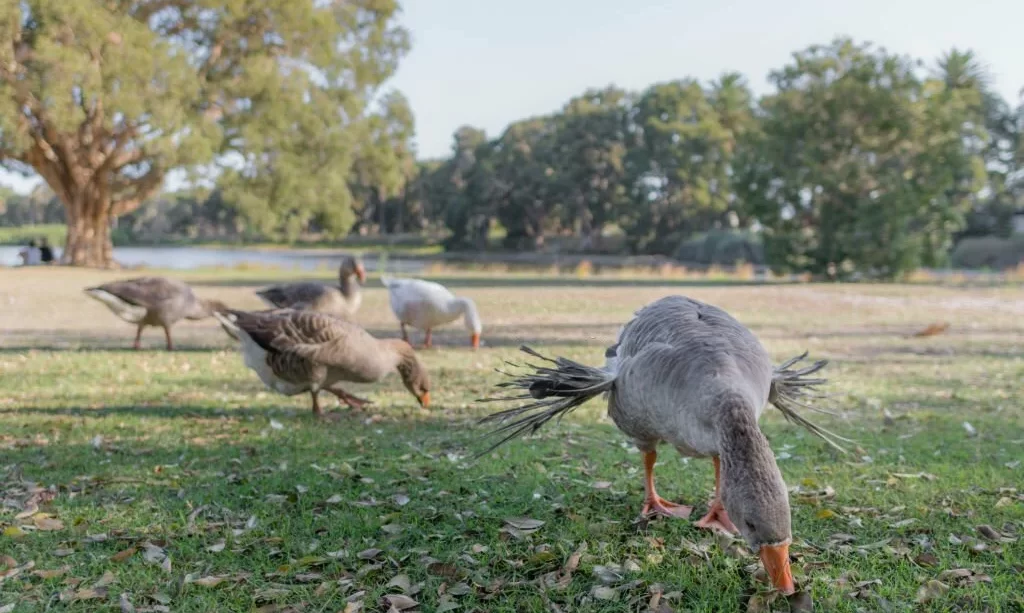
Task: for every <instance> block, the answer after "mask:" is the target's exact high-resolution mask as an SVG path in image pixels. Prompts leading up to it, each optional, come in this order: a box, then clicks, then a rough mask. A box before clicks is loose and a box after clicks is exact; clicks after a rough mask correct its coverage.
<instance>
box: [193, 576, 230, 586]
mask: <svg viewBox="0 0 1024 613" xmlns="http://www.w3.org/2000/svg"><path fill="white" fill-rule="evenodd" d="M225 579H226V578H225V577H220V576H217V575H208V576H206V577H200V578H198V579H193V578H192V575H186V577H185V583H194V584H196V585H201V586H203V587H216V586H218V585H220V584H221V583H224V580H225Z"/></svg>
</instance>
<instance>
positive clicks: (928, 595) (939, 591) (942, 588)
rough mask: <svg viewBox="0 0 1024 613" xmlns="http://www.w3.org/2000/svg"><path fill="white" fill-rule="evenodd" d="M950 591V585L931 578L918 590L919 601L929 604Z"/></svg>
mask: <svg viewBox="0 0 1024 613" xmlns="http://www.w3.org/2000/svg"><path fill="white" fill-rule="evenodd" d="M948 591H949V586H948V585H946V584H945V583H943V582H941V581H936V580H935V579H931V580H929V581H928V583H925V584H924V585H922V586H921V588H920V589H918V590H917V599H916V600H917V602H918V603H920V604H927V603H929V602H931V601H933V600H935V599H936V598H938V597H939V596H942V595H943V594H945V593H946V592H948Z"/></svg>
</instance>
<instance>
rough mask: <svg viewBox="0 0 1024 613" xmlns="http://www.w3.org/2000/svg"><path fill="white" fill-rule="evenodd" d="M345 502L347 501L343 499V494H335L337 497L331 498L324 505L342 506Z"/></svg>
mask: <svg viewBox="0 0 1024 613" xmlns="http://www.w3.org/2000/svg"><path fill="white" fill-rule="evenodd" d="M343 500H345V499H344V498H342V497H341V494H335V495H333V496H331V497H330V498H328V499H327V500H325V501H324V503H325V504H341V502H342V501H343Z"/></svg>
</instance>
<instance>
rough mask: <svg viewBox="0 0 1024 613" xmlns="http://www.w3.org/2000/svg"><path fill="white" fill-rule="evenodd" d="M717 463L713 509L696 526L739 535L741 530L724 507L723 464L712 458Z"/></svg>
mask: <svg viewBox="0 0 1024 613" xmlns="http://www.w3.org/2000/svg"><path fill="white" fill-rule="evenodd" d="M712 461H713V462H714V463H715V499H714V500H712V501H711V508H709V509H708V514H707V515H705V516H704V517H702V518H700V520H699V521H698V522H697V524H696V526H697V527H698V528H707V529H708V530H721V531H723V532H726V533H728V534H737V533H738V532H739V530H737V529H736V525H735V524H733V523H732V521H731V520H730V519H729V514H728V513H726V512H725V506H723V505H722V469H721V462H720V461H719V460H718V458H717V457H715V458H712Z"/></svg>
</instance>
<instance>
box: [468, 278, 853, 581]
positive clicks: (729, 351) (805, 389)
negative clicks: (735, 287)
mask: <svg viewBox="0 0 1024 613" xmlns="http://www.w3.org/2000/svg"><path fill="white" fill-rule="evenodd" d="M523 350H524V351H525V352H527V353H528V354H530V355H531V356H532V357H534V358H537V359H540V360H544V361H546V362H547V364H545V365H543V366H535V365H529V366H530V368H532V369H533V370H532V372H530V373H529V374H526V375H510V376H511V377H512V378H511V380H509V381H506V382H503V383H501V384H500V386H501V387H506V388H513V389H515V390H516V392H515V393H513V394H511V395H506V396H501V397H496V398H490V399H486V400H492V401H501V400H517V401H526V404H525V405H522V406H517V407H515V408H511V409H507V410H504V411H500V412H498V413H494V414H492V415H490V416H488V417H486V418H484V420H483V421H484V422H498V423H500V424H502V425H501V426H500V427H498V428H497V430H495V431H494V432H493V434H498V435H500V436H502V438H501V439H500V440H499V441H498V442H497V443H496V444H494V445H493V446H492V447H491V448H490V449H488V450H487V452H489V451H490V450H491V449H494V448H495V447H497V446H498V445H500V444H502V443H504V442H506V441H508V440H510V439H512V438H514V437H516V436H518V435H521V434H526V433H532V432H535V431H536V430H537V429H538V428H540V427H541V426H543V425H544V424H545V423H547V422H548V421H550V420H551V419H553V418H557V417H560V416H562V415H564V414H565V413H567V412H569V411H572V410H573V409H575V408H576V407H578V406H580V405H582V404H583V403H585V402H587V401H588V400H590V399H591V398H595V397H597V396H598V395H601V394H607V397H608V414H609V416H610V417H611V418H612V420H613V421H614V422H615V425H616V426H618V428H619V429H620V430H622V432H624V433H625V434H626V435H627V436H629V437H630V438H631V439H632V440H633V441H634V442H635V443H636V445H637V447H638V448H639V449H640V452H641V453H642V456H643V464H644V503H643V507H642V509H641V514H643V515H663V516H668V517H676V518H684V519H685V518H687V517H689V515H690V512H691V511H692V507H689V506H684V505H681V504H676V503H674V502H669V501H668V500H665V499H664V498H662V497H661V496H659V495H658V492H657V490H656V489H655V485H654V467H655V464H656V462H657V458H658V453H657V447H658V445H659V444H660V443H667V444H668V445H670V446H672V447H674V448H675V449H676V450H677V451H678V452H679V453H680V454H682V455H684V456H690V457H700V458H710V459H711V460H712V463H713V465H714V469H715V494H714V498H713V500H712V502H711V504H710V506H709V509H708V512H707V514H706V515H704V517H702V518H701V519H700V520H698V521H697V522H696V525H697V526H698V527H701V528H705V529H709V530H720V531H723V532H727V533H730V534H736V533H739V534H740V535H742V537H743V539H744V540H745V541H746V542H747V543H748V544H749V545H750V547H751V548H752V549H753V550H754V551H756V552H757V554H758V556H759V557H760V558H761V561H762V562H763V563H764V567H765V570H766V571H767V572H768V575H769V577H770V578H771V581H772V584H773V585H774V586H775V587H776V588H777V589H778V590H779V591H781V592H783V593H785V594H791V593H793V592H794V590H795V589H796V588H795V585H794V583H793V575H792V573H791V571H790V564H789V545H790V543H791V541H792V532H791V525H790V522H791V519H790V508H789V497H788V492H787V490H786V484H785V482H784V481H783V479H782V473H781V472H780V471H779V467H778V465H777V464H776V463H775V454H774V453H772V450H771V448H770V447H769V445H768V440H767V439H766V438H765V436H764V434H762V433H761V429H760V428H759V427H758V419H759V418H760V416H761V413H762V412H763V410H764V408H765V406H766V405H768V404H769V403H770V404H773V405H774V406H775V407H776V408H778V409H779V410H780V411H782V413H783V414H784V415H785V417H786V418H787V419H788V420H790V421H795V422H797V423H799V424H800V425H802V426H803V427H805V428H807V429H808V430H809V431H811V432H813V433H814V434H815V435H817V436H820V437H821V438H823V439H824V440H825V441H827V442H828V443H829V444H831V445H832V446H834V447H836V448H837V449H839V450H841V451H842V450H843V449H842V447H840V446H839V444H838V443H837V442H836V439H838V440H843V441H848V439H845V438H843V437H840V436H838V435H835V434H833V433H831V432H829V431H828V430H825V429H823V428H821V427H820V426H817V425H815V424H814V423H812V422H810V421H808V420H807V419H805V418H804V417H802V416H801V415H800V414H799V413H798V412H797V407H807V405H806V404H805V401H806V399H807V398H812V397H819V396H818V394H816V392H815V388H816V386H818V385H820V384H822V383H824V382H825V380H824V379H821V378H815V373H817V372H818V371H820V370H821V369H822V368H823V367H824V366H825V362H816V363H814V364H811V365H810V366H807V367H805V368H802V369H800V368H797V369H793V368H791V367H793V366H794V364H796V363H797V362H799V361H800V360H802V359H803V358H804V357H805V356H806V354H804V355H803V356H799V357H797V358H794V359H792V360H789V361H788V362H786V363H784V364H782V365H780V366H778V367H773V365H772V363H771V359H770V357H769V356H768V353H767V351H765V349H764V347H763V346H762V345H761V343H760V342H759V341H758V340H757V338H756V337H755V336H754V335H753V333H751V332H750V330H748V329H747V328H746V327H744V326H743V325H742V324H740V323H739V322H738V321H736V320H735V319H733V318H732V317H731V316H730V315H729V314H728V313H726V312H725V311H723V310H722V309H719V308H717V307H714V306H711V305H708V304H704V303H702V302H698V301H696V300H691V299H689V298H686V297H683V296H668V297H666V298H662V299H661V300H658V301H656V302H653V303H651V304H649V305H648V306H646V307H644V308H642V309H641V310H639V311H638V312H637V313H636V315H635V317H634V318H633V319H632V320H631V321H630V322H629V323H627V324H626V325H625V326H624V327H623V328H622V330H621V331H620V333H619V337H618V340H617V342H616V343H615V344H614V345H612V346H611V347H609V348H608V349H607V350H606V351H605V365H604V366H603V367H599V368H598V367H591V366H586V365H583V364H580V363H577V362H574V361H572V360H567V359H565V358H558V359H555V360H551V359H548V358H546V357H544V356H541V355H540V354H538V353H536V352H535V351H533V350H532V349H529V348H527V347H523ZM524 392H525V393H524ZM487 452H484V453H487Z"/></svg>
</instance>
